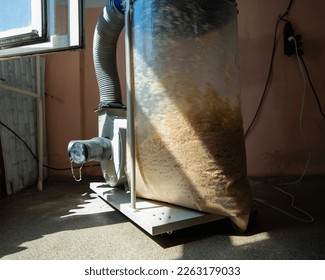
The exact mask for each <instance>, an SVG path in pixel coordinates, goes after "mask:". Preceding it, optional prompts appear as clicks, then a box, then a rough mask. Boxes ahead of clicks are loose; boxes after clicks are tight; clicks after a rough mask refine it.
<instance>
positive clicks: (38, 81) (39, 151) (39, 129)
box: [36, 55, 44, 191]
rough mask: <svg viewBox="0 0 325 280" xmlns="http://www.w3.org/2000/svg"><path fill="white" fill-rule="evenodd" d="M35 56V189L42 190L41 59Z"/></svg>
mask: <svg viewBox="0 0 325 280" xmlns="http://www.w3.org/2000/svg"><path fill="white" fill-rule="evenodd" d="M40 59H41V58H40V56H39V55H38V56H36V94H37V154H38V183H37V189H38V190H39V191H42V190H43V164H44V120H43V117H44V104H43V98H42V87H41V61H40Z"/></svg>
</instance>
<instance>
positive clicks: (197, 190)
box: [131, 0, 251, 231]
mask: <svg viewBox="0 0 325 280" xmlns="http://www.w3.org/2000/svg"><path fill="white" fill-rule="evenodd" d="M132 5H133V6H132V14H133V16H132V19H131V20H132V44H133V49H132V56H133V67H134V73H133V76H134V85H135V91H134V100H135V104H134V110H135V149H136V190H137V196H139V197H144V198H148V199H153V200H159V201H164V202H168V203H172V204H175V205H180V206H184V207H188V208H192V209H197V210H200V211H203V212H208V213H216V214H221V215H225V216H228V217H230V218H231V220H232V221H233V222H234V224H235V225H236V226H237V227H238V228H239V229H240V230H242V231H245V230H246V227H247V223H248V219H249V213H250V205H251V194H250V189H249V184H248V181H247V175H246V155H245V143H244V133H243V127H242V116H241V109H240V96H239V94H240V89H239V78H238V46H237V45H238V42H237V8H236V3H235V1H232V0H218V1H216V0H195V1H194V0H192V1H188V0H181V1H174V0H159V1H158V0H157V1H147V0H136V1H134V2H133V4H132Z"/></svg>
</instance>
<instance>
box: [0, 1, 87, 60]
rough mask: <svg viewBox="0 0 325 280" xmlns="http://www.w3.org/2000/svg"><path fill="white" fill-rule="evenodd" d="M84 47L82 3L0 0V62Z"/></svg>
mask: <svg viewBox="0 0 325 280" xmlns="http://www.w3.org/2000/svg"><path fill="white" fill-rule="evenodd" d="M83 46H84V36H83V0H15V1H12V0H1V17H0V59H1V58H6V57H12V56H17V55H18V56H22V55H29V54H36V53H47V52H52V51H59V50H65V49H76V48H82V47H83Z"/></svg>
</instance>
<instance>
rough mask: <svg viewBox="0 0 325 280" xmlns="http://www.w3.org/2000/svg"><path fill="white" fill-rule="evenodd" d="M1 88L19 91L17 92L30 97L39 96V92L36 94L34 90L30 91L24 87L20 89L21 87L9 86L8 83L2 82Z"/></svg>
mask: <svg viewBox="0 0 325 280" xmlns="http://www.w3.org/2000/svg"><path fill="white" fill-rule="evenodd" d="M0 88H2V89H4V90H9V91H13V92H17V93H20V94H23V95H26V96H29V97H33V98H36V99H37V98H39V95H38V94H35V93H33V92H30V91H26V90H23V89H20V88H15V87H12V86H8V85H6V84H4V83H0Z"/></svg>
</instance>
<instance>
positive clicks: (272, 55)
mask: <svg viewBox="0 0 325 280" xmlns="http://www.w3.org/2000/svg"><path fill="white" fill-rule="evenodd" d="M292 2H293V1H292V0H290V1H289V4H288V7H287V9H286V11H285V12H284V13H283V14H282V15H280V16H279V17H278V20H277V22H276V25H275V32H274V38H273V48H272V54H271V62H270V66H269V72H268V75H267V79H266V83H265V87H264V90H263V93H262V97H261V100H260V102H259V104H258V107H257V110H256V113H255V115H254V117H253V120H252V121H251V123H250V125H249V126H248V128H247V130H246V132H245V138H246V137H247V136H248V133H249V131H250V130H251V128H252V126H253V125H254V123H255V121H256V119H257V117H258V114H259V113H260V110H261V108H262V105H263V103H264V100H265V97H266V92H267V89H268V86H269V83H270V80H271V77H272V70H273V63H274V56H275V51H276V43H277V34H278V27H279V23H280V21H287V20H286V19H285V17H286V16H287V15H288V14H289V12H290V9H291V6H292Z"/></svg>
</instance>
